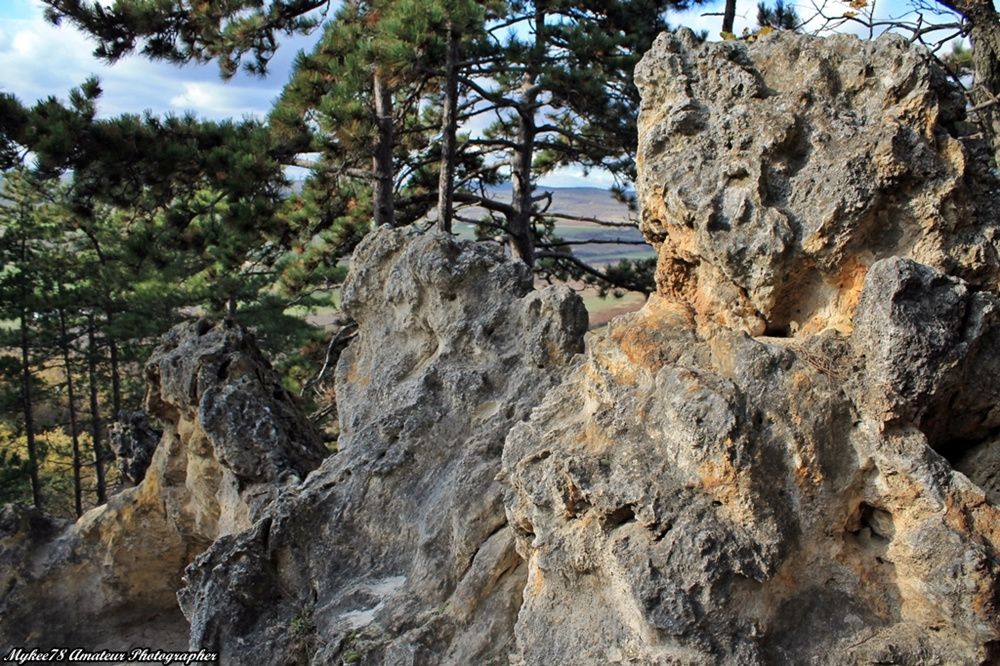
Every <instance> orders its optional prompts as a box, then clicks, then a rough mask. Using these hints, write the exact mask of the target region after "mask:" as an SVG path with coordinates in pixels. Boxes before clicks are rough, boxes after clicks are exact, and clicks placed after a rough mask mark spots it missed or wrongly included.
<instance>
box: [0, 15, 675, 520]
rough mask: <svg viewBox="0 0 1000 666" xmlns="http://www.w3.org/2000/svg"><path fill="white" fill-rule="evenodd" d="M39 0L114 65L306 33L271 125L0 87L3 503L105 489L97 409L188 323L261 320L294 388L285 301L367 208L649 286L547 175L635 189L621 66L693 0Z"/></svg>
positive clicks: (261, 62)
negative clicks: (563, 236) (561, 204)
mask: <svg viewBox="0 0 1000 666" xmlns="http://www.w3.org/2000/svg"><path fill="white" fill-rule="evenodd" d="M41 1H42V2H43V3H44V4H45V5H46V6H47V10H46V15H47V17H48V19H49V20H51V21H53V22H56V23H58V22H61V21H68V22H70V23H72V24H73V25H75V26H76V27H77V28H79V29H81V30H82V31H84V32H86V33H87V34H89V35H90V36H92V37H94V38H95V39H96V40H97V44H98V46H97V50H96V53H97V55H98V56H100V57H102V58H104V59H106V60H108V61H110V62H114V61H117V60H119V59H121V58H123V57H125V56H127V55H129V54H139V55H142V56H145V57H149V58H153V59H161V60H167V61H171V62H175V63H183V62H188V61H196V62H206V61H211V60H215V61H217V62H218V64H219V67H220V72H221V75H222V76H223V77H229V76H232V75H233V74H234V73H235V72H237V71H238V70H239V69H240V68H243V69H245V70H247V71H249V72H251V73H253V74H260V75H262V74H264V73H265V72H266V71H267V69H268V66H269V63H270V61H271V58H272V57H273V55H274V53H275V51H276V49H277V48H278V46H279V43H280V41H281V38H282V37H283V36H286V35H292V34H296V33H304V32H308V31H311V30H320V31H321V33H320V35H319V39H318V41H317V42H316V45H315V47H314V48H312V50H311V51H310V52H308V53H300V54H299V55H298V57H297V58H296V60H295V64H294V67H293V70H292V72H291V73H290V77H289V81H288V85H287V86H286V88H285V90H284V92H283V94H282V95H281V97H280V99H279V100H278V101H277V103H276V105H275V107H274V109H273V110H272V112H271V114H270V116H269V117H268V118H267V119H266V120H265V121H256V120H248V119H245V120H242V121H225V122H210V121H205V120H200V119H198V118H195V117H192V116H179V117H177V116H168V117H156V116H153V115H150V114H148V113H147V114H145V115H134V114H128V115H124V116H121V117H118V118H102V117H100V115H99V113H98V109H99V103H100V96H101V87H100V84H99V82H98V81H97V80H96V79H91V80H87V81H85V82H84V83H83V84H82V85H81V86H80V87H79V88H77V89H75V90H73V91H71V92H70V94H69V96H68V100H67V101H66V102H63V101H60V100H57V99H55V98H50V99H47V100H43V101H41V102H39V103H37V104H35V105H34V106H30V107H28V106H24V105H22V104H21V103H20V102H19V101H18V100H17V99H16V98H14V97H13V96H11V95H8V94H3V93H0V168H2V169H3V181H2V185H0V190H2V196H3V199H4V202H3V203H4V205H3V207H0V214H2V216H3V219H2V220H0V283H2V284H0V287H2V289H0V337H2V339H0V347H2V350H3V353H2V354H0V404H2V406H3V418H2V419H0V480H2V481H3V484H2V488H4V489H11V490H10V492H11V493H12V495H11V496H7V495H3V496H0V501H8V500H10V499H13V498H15V497H20V498H26V497H30V498H31V501H33V502H34V503H35V504H37V505H40V506H42V505H44V506H46V507H47V508H48V509H52V507H56V509H55V510H56V511H57V512H62V513H64V514H72V513H76V514H77V515H79V513H80V512H82V511H83V510H85V509H86V508H87V507H89V506H92V505H93V504H95V503H100V502H103V501H105V499H106V497H107V495H108V493H109V492H110V490H112V489H113V487H114V485H115V484H117V483H119V482H118V480H117V479H116V477H115V473H114V466H113V465H112V464H111V461H110V460H109V457H110V454H109V453H108V443H107V441H106V440H107V431H108V426H109V425H110V424H111V423H112V422H113V421H114V420H116V419H117V418H118V414H119V413H120V412H121V411H122V410H125V411H128V410H134V409H137V408H139V407H140V400H141V383H142V382H141V376H142V373H141V363H142V362H143V360H144V358H145V357H146V355H147V354H148V351H149V348H150V346H151V345H152V344H153V342H154V341H155V339H156V337H157V336H158V335H159V334H161V333H162V332H163V331H164V330H166V329H167V328H168V327H169V326H170V325H171V324H172V323H174V322H175V321H176V320H177V319H178V318H181V317H183V316H192V315H195V314H200V313H207V314H209V315H215V316H228V317H234V318H237V319H239V320H241V321H242V322H243V323H245V324H248V325H250V326H253V327H255V328H256V329H257V331H258V337H259V338H261V339H262V341H263V343H264V344H265V346H268V347H270V349H271V351H272V353H275V354H278V356H279V362H283V363H287V365H288V367H294V368H297V370H296V371H295V372H296V373H298V374H295V373H293V374H291V375H290V379H289V381H290V383H291V385H290V388H292V389H298V388H299V386H296V385H294V384H295V382H298V383H299V385H301V386H308V385H309V383H308V382H307V379H308V378H309V376H310V374H309V371H308V369H305V368H307V365H308V364H307V363H303V362H302V359H303V358H311V357H315V358H318V359H319V360H320V361H322V359H323V357H324V355H323V351H324V349H323V345H322V344H321V343H320V342H319V341H320V340H321V334H320V333H317V331H316V329H315V328H314V327H312V326H310V325H309V324H307V323H306V322H305V321H304V320H303V318H302V317H301V316H291V315H289V314H288V313H290V312H292V313H294V312H295V306H309V305H311V304H314V303H317V302H322V301H323V299H324V298H326V296H324V295H323V294H328V293H329V288H330V287H331V286H332V285H335V284H336V282H337V281H338V280H339V279H341V278H342V276H343V273H344V267H343V265H342V259H343V258H345V257H346V256H348V254H349V253H350V252H351V250H352V249H353V247H354V246H355V245H356V244H357V243H358V242H359V240H360V239H361V238H362V237H363V236H364V235H365V234H366V233H368V231H370V230H371V229H372V227H373V226H379V225H382V224H389V225H395V226H400V225H407V224H422V225H425V226H426V227H430V226H431V225H432V224H436V225H437V228H438V229H439V230H440V231H442V232H446V233H450V232H452V230H453V224H454V223H455V222H458V221H465V222H474V223H475V224H476V225H478V232H477V233H478V234H479V235H480V236H482V237H485V238H491V239H492V238H496V237H505V238H506V239H507V243H508V246H509V248H510V253H511V254H512V256H514V257H517V258H519V259H520V260H522V261H524V262H525V263H527V264H528V265H530V266H533V267H534V268H535V270H536V271H538V272H539V274H541V275H542V276H547V277H558V278H562V279H566V278H578V279H583V280H586V281H588V282H591V283H594V284H596V285H598V286H599V287H600V288H601V290H602V293H605V292H615V293H618V292H620V290H623V289H631V290H637V291H643V292H646V293H648V292H649V291H650V290H651V288H652V264H651V263H650V261H648V260H645V261H632V260H623V261H622V262H621V263H620V264H617V265H612V266H590V265H588V264H587V263H586V262H585V261H582V260H581V259H580V258H578V257H577V256H575V255H574V254H573V253H572V252H571V249H570V248H571V247H572V244H570V243H565V242H563V241H562V240H560V239H559V238H558V237H556V236H555V231H554V230H555V227H554V218H553V216H552V215H551V214H550V213H549V211H548V207H549V205H550V204H551V195H550V194H549V193H548V192H545V191H543V190H542V189H541V188H539V187H538V179H539V178H540V177H542V176H544V175H546V174H549V173H551V172H553V171H554V170H556V169H560V168H564V167H568V166H572V167H574V168H577V169H582V170H584V171H588V170H594V169H598V170H602V171H603V172H607V173H610V174H612V175H613V176H614V177H615V178H616V179H617V181H618V183H619V187H618V189H617V192H618V195H619V196H620V197H621V198H622V200H628V195H627V194H626V190H627V185H628V184H629V182H630V181H632V180H633V179H634V177H635V173H634V170H635V166H634V150H635V144H636V114H637V108H638V93H637V91H636V89H635V86H634V84H633V81H632V69H633V67H634V66H635V64H636V62H637V61H638V59H639V57H641V55H642V53H643V52H644V51H645V50H646V49H647V48H648V47H649V46H650V45H651V43H652V40H653V39H654V37H655V36H656V35H657V34H658V33H659V32H660V31H662V30H664V29H666V28H667V24H666V22H665V15H666V12H667V11H668V10H670V9H672V8H678V7H681V6H683V5H684V4H685V3H686V2H687V1H688V0H631V1H628V0H603V1H591V0H575V1H574V2H568V1H566V0H551V1H548V0H546V1H537V2H532V1H527V0H483V1H473V0H343V1H342V2H338V3H331V2H329V0H228V1H227V2H207V1H203V0H156V1H150V0H115V1H114V2H103V1H102V2H98V1H94V0H41ZM290 166H300V167H301V166H306V167H307V168H308V169H309V173H310V176H309V177H308V179H306V181H305V182H304V183H303V184H301V186H298V187H292V184H291V183H290V182H289V181H288V180H287V179H286V176H285V173H286V169H287V168H288V167H290ZM502 185H507V188H506V189H504V188H502V187H500V186H502ZM508 197H509V198H508ZM299 312H301V308H299ZM289 349H295V350H299V353H298V354H297V355H296V354H289V353H285V354H284V357H282V356H281V352H282V350H284V351H285V352H287V350H289ZM59 469H61V470H62V471H61V472H58V470H59ZM67 479H71V482H67V481H66V480H67Z"/></svg>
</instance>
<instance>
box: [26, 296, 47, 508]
mask: <svg viewBox="0 0 1000 666" xmlns="http://www.w3.org/2000/svg"><path fill="white" fill-rule="evenodd" d="M30 352H31V346H30V343H29V340H28V310H27V308H22V309H21V363H22V366H23V373H22V381H23V384H22V389H21V398H22V404H23V407H24V432H25V437H26V438H27V440H28V473H29V474H30V476H31V499H32V501H33V502H34V504H35V507H36V508H38V509H41V508H42V484H41V481H40V480H39V478H38V449H37V445H36V442H35V414H34V405H33V404H32V400H31V353H30Z"/></svg>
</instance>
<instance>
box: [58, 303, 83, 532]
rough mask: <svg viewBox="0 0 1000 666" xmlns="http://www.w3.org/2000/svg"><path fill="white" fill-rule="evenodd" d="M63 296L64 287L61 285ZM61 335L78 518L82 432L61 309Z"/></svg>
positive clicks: (80, 502)
mask: <svg viewBox="0 0 1000 666" xmlns="http://www.w3.org/2000/svg"><path fill="white" fill-rule="evenodd" d="M59 293H60V295H62V285H59ZM59 334H60V335H61V336H62V338H61V341H60V344H59V346H60V348H61V349H62V354H63V366H64V367H65V368H66V401H67V402H68V404H69V430H70V436H71V438H72V440H73V500H74V504H75V506H76V517H77V518H79V517H80V516H82V515H83V485H82V483H81V472H82V469H83V460H82V457H81V455H80V430H79V427H78V426H77V420H76V393H75V391H74V390H73V367H72V365H70V360H69V359H70V353H69V336H68V332H67V328H66V312H65V311H64V310H63V309H62V308H61V307H60V308H59Z"/></svg>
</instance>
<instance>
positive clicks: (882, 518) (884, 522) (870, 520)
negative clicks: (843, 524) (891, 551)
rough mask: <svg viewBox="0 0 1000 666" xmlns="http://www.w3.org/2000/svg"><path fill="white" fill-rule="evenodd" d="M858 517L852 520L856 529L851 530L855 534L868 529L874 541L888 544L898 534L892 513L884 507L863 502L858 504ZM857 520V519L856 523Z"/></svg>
mask: <svg viewBox="0 0 1000 666" xmlns="http://www.w3.org/2000/svg"><path fill="white" fill-rule="evenodd" d="M855 515H856V518H855V519H854V520H852V521H851V522H852V523H854V525H851V526H849V527H854V529H849V531H850V532H851V533H853V534H855V535H861V534H862V533H863V532H865V531H866V530H867V531H868V532H869V533H870V534H871V538H872V540H873V541H877V542H881V543H883V544H887V543H889V542H890V541H892V539H893V537H895V536H896V525H895V523H894V521H893V518H892V514H891V513H889V512H888V511H885V510H884V509H879V508H878V507H876V506H872V505H871V504H868V503H867V502H862V503H861V504H860V505H859V506H858V510H857V513H856V514H855ZM855 521H857V522H856V523H855Z"/></svg>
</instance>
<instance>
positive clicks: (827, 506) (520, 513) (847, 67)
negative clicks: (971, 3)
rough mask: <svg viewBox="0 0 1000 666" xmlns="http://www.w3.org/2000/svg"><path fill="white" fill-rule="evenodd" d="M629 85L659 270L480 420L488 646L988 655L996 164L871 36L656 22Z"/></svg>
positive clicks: (991, 644) (849, 657)
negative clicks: (628, 308) (498, 492)
mask: <svg viewBox="0 0 1000 666" xmlns="http://www.w3.org/2000/svg"><path fill="white" fill-rule="evenodd" d="M637 80H638V82H639V85H640V87H641V89H642V92H643V112H642V116H641V118H640V143H641V146H640V155H641V162H640V183H639V191H640V197H641V200H642V205H643V212H642V216H643V217H642V225H643V229H644V231H645V233H646V234H647V237H648V238H650V240H651V241H653V242H654V243H655V244H656V245H657V246H658V250H659V257H660V258H659V262H660V263H659V269H658V276H657V277H658V284H659V291H660V294H659V295H658V296H655V297H653V298H652V299H651V300H650V302H649V303H648V304H647V306H646V307H645V308H644V309H643V310H642V311H641V312H639V313H636V314H634V315H628V316H625V317H622V318H620V319H619V320H617V321H615V322H613V323H612V324H611V326H610V327H609V329H608V331H607V333H606V334H604V335H603V336H602V337H600V338H599V339H597V340H595V341H594V342H593V343H592V344H591V345H590V348H589V350H588V353H587V355H586V360H585V363H584V365H583V366H582V367H580V368H579V369H577V370H576V371H575V372H574V373H573V374H572V375H571V376H570V377H569V378H568V379H567V380H566V381H565V382H563V384H562V385H560V387H559V388H558V389H557V390H555V391H553V392H552V393H550V395H549V397H548V398H547V399H546V401H545V402H544V403H543V404H542V405H541V406H540V407H539V408H538V409H536V410H535V411H534V412H533V413H532V416H531V419H530V420H529V421H528V422H526V423H523V424H519V425H518V426H517V427H515V428H514V430H513V431H512V432H511V435H510V436H509V437H508V440H507V443H506V447H505V449H504V456H503V462H504V471H503V474H502V477H501V479H502V480H503V482H504V484H505V485H506V487H507V489H508V490H507V494H506V496H505V502H506V505H507V511H508V515H509V518H510V522H511V525H513V526H514V528H515V530H516V533H517V549H518V552H519V553H520V554H521V556H522V557H523V558H524V559H525V560H526V561H527V565H528V581H527V585H526V587H525V591H524V602H523V606H522V608H521V611H520V614H519V616H518V622H517V625H516V628H515V633H516V635H517V649H516V654H515V657H516V659H515V660H514V663H516V664H520V665H528V664H542V663H544V664H604V663H634V664H741V665H750V664H779V663H780V664H799V663H802V664H804V663H809V664H862V663H864V664H867V663H893V664H913V665H917V664H928V663H941V664H944V663H948V664H952V663H954V664H979V663H982V664H990V663H997V662H998V661H1000V615H998V611H1000V608H998V604H1000V559H998V552H997V548H998V546H1000V510H998V509H997V507H996V506H994V505H993V504H991V503H990V502H989V501H988V500H987V496H986V494H985V493H984V488H982V487H979V486H977V485H975V484H974V483H973V481H975V482H976V483H983V484H984V486H988V485H990V484H994V485H993V486H992V487H989V488H987V489H988V490H990V491H991V492H994V493H995V492H996V489H995V484H996V481H995V477H996V472H995V468H992V467H990V465H991V464H992V463H991V462H990V461H995V460H997V452H996V450H997V447H996V439H997V433H998V428H1000V409H998V402H1000V401H998V397H1000V354H998V352H1000V314H998V312H1000V310H998V308H1000V299H998V297H997V291H996V285H997V281H998V277H1000V272H998V270H997V266H998V262H997V241H998V238H1000V237H998V235H997V232H998V215H997V211H998V208H997V206H996V202H995V196H996V192H997V191H998V190H997V188H998V183H997V182H996V180H994V179H993V178H992V177H991V176H990V175H989V173H988V172H986V170H985V168H984V167H982V166H980V165H977V164H976V162H975V160H976V159H977V156H976V155H975V153H974V152H970V150H972V148H967V146H965V145H964V144H963V141H960V140H959V139H956V138H955V137H953V136H952V134H951V133H950V132H949V130H954V129H955V127H954V123H955V121H956V120H958V118H960V116H961V112H962V108H963V107H962V104H963V103H962V101H961V99H960V98H958V97H956V93H955V91H954V90H952V89H951V88H949V87H948V86H947V84H946V83H945V82H944V79H943V77H942V76H941V75H940V72H937V71H936V70H935V69H934V67H933V66H932V65H930V64H928V63H927V62H926V59H925V57H924V56H923V55H922V54H921V53H920V52H919V51H918V50H916V49H911V48H909V47H907V46H906V45H905V44H904V43H903V42H902V41H901V40H899V39H897V38H894V37H891V36H890V37H885V38H882V39H879V40H877V41H875V42H871V43H868V42H861V41H859V40H857V39H855V38H852V37H843V36H841V37H833V38H830V39H828V40H821V39H817V38H812V37H807V36H800V35H791V34H781V35H775V36H772V37H768V38H764V39H762V40H760V41H759V42H757V43H755V44H752V45H747V44H742V43H723V44H699V43H698V42H697V41H696V40H695V39H694V37H693V35H691V33H690V32H687V31H684V30H682V31H680V32H678V33H677V34H674V35H662V36H661V37H660V38H659V39H658V40H657V42H656V45H655V46H654V48H653V50H652V52H650V53H649V54H647V56H646V57H645V58H644V60H643V62H642V63H641V64H640V66H639V68H638V71H637ZM973 148H974V147H973ZM763 333H770V334H772V336H773V335H781V336H783V337H756V338H755V337H751V334H753V335H758V336H759V335H760V334H763ZM952 463H954V464H955V466H956V467H957V468H958V469H961V470H963V471H964V472H965V473H960V472H957V471H956V470H955V469H954V468H953V465H952ZM967 475H968V476H967ZM970 478H971V479H972V480H970Z"/></svg>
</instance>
